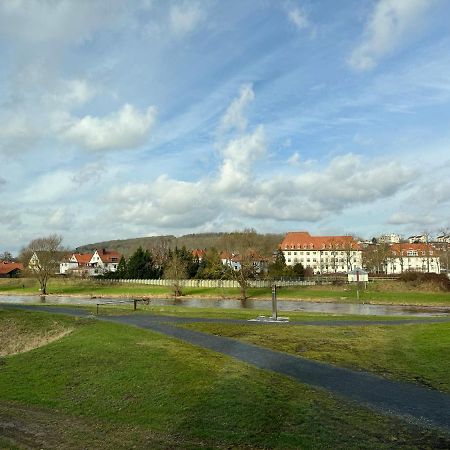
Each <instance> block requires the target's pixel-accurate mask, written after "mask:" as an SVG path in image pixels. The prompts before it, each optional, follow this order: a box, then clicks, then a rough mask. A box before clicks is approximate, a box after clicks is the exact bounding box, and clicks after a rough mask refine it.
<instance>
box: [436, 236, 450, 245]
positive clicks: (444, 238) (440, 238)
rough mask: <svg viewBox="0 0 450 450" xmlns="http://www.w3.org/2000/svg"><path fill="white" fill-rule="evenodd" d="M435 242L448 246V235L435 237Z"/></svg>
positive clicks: (449, 239) (449, 242)
mask: <svg viewBox="0 0 450 450" xmlns="http://www.w3.org/2000/svg"><path fill="white" fill-rule="evenodd" d="M436 242H439V243H440V244H450V235H446V234H441V235H440V236H437V237H436Z"/></svg>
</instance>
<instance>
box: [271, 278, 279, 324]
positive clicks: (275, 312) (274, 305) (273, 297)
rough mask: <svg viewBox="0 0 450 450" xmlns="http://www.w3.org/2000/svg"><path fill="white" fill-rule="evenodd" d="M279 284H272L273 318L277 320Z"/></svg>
mask: <svg viewBox="0 0 450 450" xmlns="http://www.w3.org/2000/svg"><path fill="white" fill-rule="evenodd" d="M277 309H278V308H277V285H276V284H275V283H274V284H273V285H272V319H275V320H277V318H278V311H277Z"/></svg>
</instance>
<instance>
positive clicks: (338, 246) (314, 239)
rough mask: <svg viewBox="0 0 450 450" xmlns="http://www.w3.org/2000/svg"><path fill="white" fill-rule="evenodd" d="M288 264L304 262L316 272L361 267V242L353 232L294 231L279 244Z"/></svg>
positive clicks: (340, 270) (342, 271)
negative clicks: (312, 232)
mask: <svg viewBox="0 0 450 450" xmlns="http://www.w3.org/2000/svg"><path fill="white" fill-rule="evenodd" d="M280 249H281V250H282V251H283V255H284V258H285V260H286V265H288V266H294V265H295V264H302V265H303V267H305V268H311V269H312V270H313V271H314V273H315V274H329V273H347V272H349V271H351V270H353V269H356V268H360V267H362V251H361V247H360V245H359V244H358V243H357V242H356V241H355V239H353V237H351V236H311V235H310V234H309V233H308V232H307V231H291V232H289V233H287V234H286V236H285V238H284V239H283V242H282V243H281V244H280Z"/></svg>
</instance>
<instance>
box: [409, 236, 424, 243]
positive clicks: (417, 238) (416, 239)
mask: <svg viewBox="0 0 450 450" xmlns="http://www.w3.org/2000/svg"><path fill="white" fill-rule="evenodd" d="M408 242H409V243H410V244H417V243H420V242H422V243H424V244H426V243H427V242H428V236H427V235H426V234H419V235H417V236H409V238H408Z"/></svg>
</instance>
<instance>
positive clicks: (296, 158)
mask: <svg viewBox="0 0 450 450" xmlns="http://www.w3.org/2000/svg"><path fill="white" fill-rule="evenodd" d="M287 163H288V164H290V165H291V166H298V165H300V154H299V153H298V152H295V153H292V155H291V156H290V157H289V158H288V160H287Z"/></svg>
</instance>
